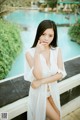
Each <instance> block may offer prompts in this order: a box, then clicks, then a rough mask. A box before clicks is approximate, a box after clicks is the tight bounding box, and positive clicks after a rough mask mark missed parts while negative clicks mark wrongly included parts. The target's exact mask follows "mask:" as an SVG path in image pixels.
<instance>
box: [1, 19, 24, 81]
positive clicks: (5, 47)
mask: <svg viewBox="0 0 80 120" xmlns="http://www.w3.org/2000/svg"><path fill="white" fill-rule="evenodd" d="M21 50H22V41H21V37H20V31H19V28H18V27H17V26H16V25H14V24H11V23H9V22H7V21H4V20H2V19H0V80H1V79H4V78H5V77H6V75H7V74H8V72H9V71H10V69H11V66H12V63H13V61H14V60H15V58H16V57H17V55H18V54H19V53H20V51H21Z"/></svg>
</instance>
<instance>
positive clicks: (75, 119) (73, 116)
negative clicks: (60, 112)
mask: <svg viewBox="0 0 80 120" xmlns="http://www.w3.org/2000/svg"><path fill="white" fill-rule="evenodd" d="M62 120H80V108H78V109H77V110H75V111H73V112H72V113H70V114H68V115H66V116H65V117H63V119H62Z"/></svg>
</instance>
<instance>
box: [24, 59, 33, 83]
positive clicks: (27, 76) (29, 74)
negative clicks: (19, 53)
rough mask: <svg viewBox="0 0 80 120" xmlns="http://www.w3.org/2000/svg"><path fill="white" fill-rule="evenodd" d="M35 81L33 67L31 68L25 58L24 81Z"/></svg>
mask: <svg viewBox="0 0 80 120" xmlns="http://www.w3.org/2000/svg"><path fill="white" fill-rule="evenodd" d="M34 79H35V77H34V75H33V67H32V68H30V66H29V64H28V62H27V59H26V57H24V80H26V81H30V82H32V81H33V80H34Z"/></svg>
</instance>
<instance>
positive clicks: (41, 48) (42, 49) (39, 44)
mask: <svg viewBox="0 0 80 120" xmlns="http://www.w3.org/2000/svg"><path fill="white" fill-rule="evenodd" d="M44 50H45V47H44V45H43V43H41V42H40V40H39V41H38V43H37V46H36V52H37V53H42V52H43V51H44Z"/></svg>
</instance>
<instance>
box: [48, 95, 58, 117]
mask: <svg viewBox="0 0 80 120" xmlns="http://www.w3.org/2000/svg"><path fill="white" fill-rule="evenodd" d="M48 100H49V102H50V103H51V105H52V107H53V108H54V109H55V111H56V112H57V113H58V115H59V116H60V111H59V110H58V108H57V107H56V105H55V103H54V101H53V99H52V97H51V96H50V97H48Z"/></svg>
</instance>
